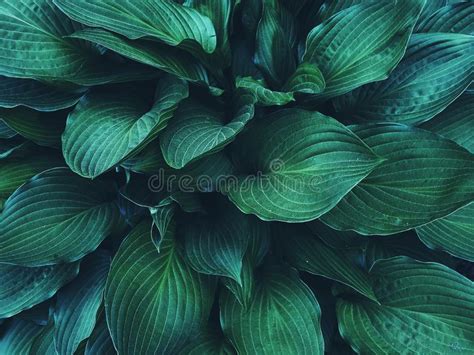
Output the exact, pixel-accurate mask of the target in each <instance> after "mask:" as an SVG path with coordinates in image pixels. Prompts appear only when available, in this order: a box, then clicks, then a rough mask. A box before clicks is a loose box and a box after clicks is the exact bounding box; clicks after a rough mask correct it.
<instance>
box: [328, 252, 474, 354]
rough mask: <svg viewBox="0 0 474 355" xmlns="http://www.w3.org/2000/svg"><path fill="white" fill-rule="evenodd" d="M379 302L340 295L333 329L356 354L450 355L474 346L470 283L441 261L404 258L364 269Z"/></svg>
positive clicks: (472, 293) (473, 298)
mask: <svg viewBox="0 0 474 355" xmlns="http://www.w3.org/2000/svg"><path fill="white" fill-rule="evenodd" d="M370 275H371V279H372V284H373V286H374V291H375V294H376V295H377V299H378V300H379V301H380V303H381V304H380V305H377V304H376V303H374V302H371V301H369V300H364V299H357V298H349V297H344V295H342V296H341V298H340V299H339V301H338V304H337V316H338V321H339V330H340V332H341V334H342V336H343V337H344V339H345V340H346V341H348V342H349V343H350V344H351V345H352V348H353V349H354V350H355V351H356V352H358V353H364V354H380V353H399V352H400V349H403V350H404V351H407V352H413V353H430V354H435V353H437V354H454V353H456V352H459V353H461V354H462V353H466V354H467V353H469V352H470V351H471V350H472V349H473V348H474V292H473V291H474V289H473V287H474V285H473V283H472V282H471V281H469V280H468V279H467V278H465V277H463V276H461V275H460V274H458V273H456V272H455V271H453V270H451V269H449V268H447V267H446V266H443V265H440V264H436V263H422V262H419V261H416V260H413V259H410V258H406V257H397V258H392V259H387V260H381V261H378V262H377V263H375V265H374V266H373V267H372V269H371V271H370Z"/></svg>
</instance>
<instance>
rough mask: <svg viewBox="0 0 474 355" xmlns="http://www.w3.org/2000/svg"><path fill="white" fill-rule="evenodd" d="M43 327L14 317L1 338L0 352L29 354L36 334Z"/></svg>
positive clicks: (15, 354) (13, 354) (20, 354)
mask: <svg viewBox="0 0 474 355" xmlns="http://www.w3.org/2000/svg"><path fill="white" fill-rule="evenodd" d="M41 329H42V327H41V326H39V325H37V324H35V323H33V322H28V321H25V320H21V319H14V320H13V321H12V323H11V324H10V325H9V327H8V329H7V330H6V331H5V333H4V334H3V336H2V338H0V354H8V355H25V354H29V352H30V349H31V345H32V343H33V340H34V339H35V336H36V335H38V334H39V333H40V332H41Z"/></svg>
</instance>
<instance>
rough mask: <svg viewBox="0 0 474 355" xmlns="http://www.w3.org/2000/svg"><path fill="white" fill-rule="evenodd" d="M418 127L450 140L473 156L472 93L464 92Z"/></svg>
mask: <svg viewBox="0 0 474 355" xmlns="http://www.w3.org/2000/svg"><path fill="white" fill-rule="evenodd" d="M420 127H421V128H423V129H426V130H428V131H432V132H434V133H437V134H440V135H442V136H443V137H446V138H448V139H451V140H453V141H455V142H456V143H457V144H459V145H460V146H462V147H464V148H466V149H467V150H468V151H470V152H471V153H473V154H474V139H472V132H474V92H469V91H466V92H465V93H464V94H462V95H461V96H460V97H459V98H458V99H456V101H454V102H453V103H452V104H451V105H449V106H448V107H447V108H446V109H445V110H444V111H442V112H441V113H440V114H438V115H436V116H435V117H434V118H433V119H431V120H429V121H428V122H425V123H423V124H422V125H421V126H420Z"/></svg>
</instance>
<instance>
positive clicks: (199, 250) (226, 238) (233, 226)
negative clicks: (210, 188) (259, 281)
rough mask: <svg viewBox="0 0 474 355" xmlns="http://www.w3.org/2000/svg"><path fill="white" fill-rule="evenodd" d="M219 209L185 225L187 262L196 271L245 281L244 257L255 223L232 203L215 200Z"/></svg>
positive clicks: (183, 232) (186, 221)
mask: <svg viewBox="0 0 474 355" xmlns="http://www.w3.org/2000/svg"><path fill="white" fill-rule="evenodd" d="M213 207H214V208H215V212H211V213H210V214H209V215H208V216H201V215H195V216H193V217H191V218H190V220H185V222H184V223H183V224H184V225H183V227H182V232H181V233H182V234H183V238H184V249H185V253H186V261H187V262H188V263H189V265H190V266H191V267H192V268H193V269H195V270H196V271H198V272H200V273H203V274H209V275H217V276H225V277H230V278H232V279H233V280H235V281H236V282H238V283H239V284H240V283H241V282H242V281H241V278H240V274H241V271H242V259H243V257H244V254H245V251H246V250H247V245H248V242H249V238H250V237H251V226H250V221H249V218H248V216H246V215H244V214H242V213H241V212H240V211H239V210H238V209H237V208H236V207H235V206H234V205H232V204H231V203H230V202H227V203H222V202H221V201H215V203H214V204H213Z"/></svg>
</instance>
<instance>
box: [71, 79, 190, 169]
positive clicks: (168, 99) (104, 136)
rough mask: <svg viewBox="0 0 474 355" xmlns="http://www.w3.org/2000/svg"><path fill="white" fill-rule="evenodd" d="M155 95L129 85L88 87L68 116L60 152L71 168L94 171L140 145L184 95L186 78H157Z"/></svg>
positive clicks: (164, 121)
mask: <svg viewBox="0 0 474 355" xmlns="http://www.w3.org/2000/svg"><path fill="white" fill-rule="evenodd" d="M155 96H156V98H157V99H156V101H155V102H151V103H150V101H149V100H148V98H147V97H146V95H145V97H144V96H143V93H140V92H136V93H135V94H131V93H130V87H129V86H120V87H119V88H117V89H116V90H113V91H111V90H100V89H99V90H98V91H91V92H90V93H88V94H87V95H86V96H84V97H83V98H82V99H81V101H80V102H79V104H78V105H77V106H76V108H75V109H74V111H73V112H71V114H70V115H69V117H68V120H67V124H66V130H65V131H64V134H63V154H64V157H65V159H66V163H67V164H68V165H69V166H70V168H71V169H72V171H74V172H76V173H78V174H79V175H82V176H84V177H92V178H94V177H96V176H98V175H100V174H102V173H104V172H106V171H107V170H109V169H111V168H113V167H114V166H116V165H118V164H119V163H120V162H121V161H123V160H124V159H126V158H127V157H130V156H131V155H133V154H134V153H136V152H137V151H139V150H140V149H141V148H143V147H144V145H146V144H147V143H148V142H150V141H151V140H152V139H154V138H156V136H157V134H158V132H159V131H160V130H162V129H163V128H164V127H166V125H167V123H168V120H169V119H170V118H171V116H172V115H173V112H174V111H175V110H176V108H177V106H178V104H179V102H180V101H181V100H183V99H184V98H186V97H187V96H188V88H187V85H186V83H185V82H183V81H181V80H179V79H175V78H172V77H165V78H163V79H161V80H160V81H159V83H158V86H157V88H156V95H155Z"/></svg>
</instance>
